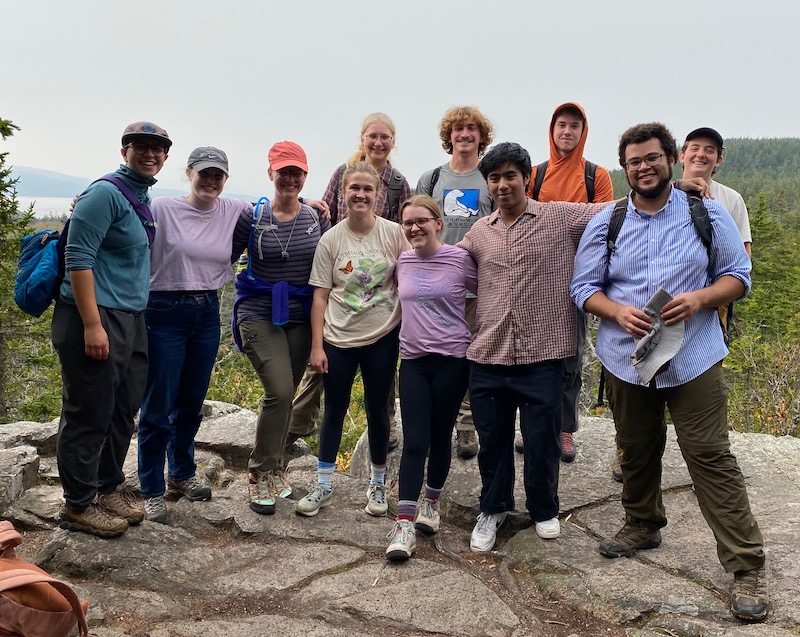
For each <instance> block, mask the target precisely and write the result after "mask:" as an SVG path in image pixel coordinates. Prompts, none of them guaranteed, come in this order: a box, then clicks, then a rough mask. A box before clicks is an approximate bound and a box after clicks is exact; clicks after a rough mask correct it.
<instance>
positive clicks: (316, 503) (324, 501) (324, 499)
mask: <svg viewBox="0 0 800 637" xmlns="http://www.w3.org/2000/svg"><path fill="white" fill-rule="evenodd" d="M332 500H333V489H331V490H330V491H328V490H326V489H325V487H323V486H322V485H321V484H318V485H316V486H315V487H314V488H313V489H311V491H309V492H308V494H307V495H306V496H305V497H304V498H301V499H300V500H299V501H298V503H297V505H296V506H295V508H294V510H295V511H296V512H297V513H298V514H299V515H305V516H306V517H309V518H310V517H313V516H315V515H316V514H317V513H319V510H320V509H322V508H323V507H326V506H328V505H329V504H330V503H331V501H332Z"/></svg>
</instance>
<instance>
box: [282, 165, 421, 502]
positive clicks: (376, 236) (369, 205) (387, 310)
mask: <svg viewBox="0 0 800 637" xmlns="http://www.w3.org/2000/svg"><path fill="white" fill-rule="evenodd" d="M378 187H379V178H378V174H377V173H376V172H375V170H374V169H373V168H372V167H371V166H369V164H366V163H364V162H357V163H355V164H352V165H351V166H349V167H348V168H347V169H346V170H345V172H344V175H343V177H342V196H343V198H344V200H345V202H346V203H347V208H348V213H349V214H348V216H347V219H346V220H344V221H342V222H341V223H339V224H337V225H335V226H334V227H333V228H332V229H331V230H330V231H328V232H327V233H325V235H323V237H322V238H321V239H320V242H319V245H318V246H317V252H316V254H315V255H314V264H313V266H312V268H311V276H310V278H309V284H310V285H312V286H314V287H315V288H316V289H315V290H314V302H313V305H312V308H311V358H310V360H309V363H310V364H311V366H312V368H313V369H314V370H315V371H317V372H318V373H321V374H324V375H325V376H324V383H325V417H324V418H323V421H322V427H321V429H320V434H319V461H318V465H317V486H316V487H315V488H314V489H312V491H311V492H310V493H309V494H308V495H306V496H305V497H304V498H303V499H301V500H300V501H299V502H298V503H297V513H299V514H300V515H306V516H313V515H316V514H317V513H318V512H319V509H320V508H322V507H325V506H328V505H329V504H330V503H331V499H332V496H333V492H332V480H333V471H334V468H335V464H336V454H337V453H338V451H339V444H340V442H341V438H342V425H343V424H344V418H345V415H346V414H347V408H348V406H349V404H350V391H351V389H352V385H353V380H354V379H355V375H356V371H357V370H358V368H359V367H360V368H361V377H362V379H363V381H364V396H365V407H366V412H367V431H368V436H369V448H370V457H371V461H372V477H371V479H370V486H369V489H368V490H367V506H366V509H365V510H366V512H367V513H369V514H370V515H375V516H382V515H385V513H386V508H387V507H386V488H385V486H384V475H385V473H386V455H387V453H388V433H389V417H388V413H387V407H388V403H389V394H390V391H391V386H392V380H393V379H394V373H395V366H396V362H397V354H398V332H399V325H400V306H399V303H398V298H397V285H396V283H395V277H394V268H395V263H396V261H397V257H398V256H400V254H401V253H402V252H403V251H404V250H407V249H408V247H409V246H408V242H407V241H406V239H405V236H404V234H403V230H402V228H401V227H400V225H399V224H397V223H394V222H392V221H388V220H386V219H384V218H382V217H380V216H378V215H376V214H375V212H374V207H375V197H376V194H377V192H378Z"/></svg>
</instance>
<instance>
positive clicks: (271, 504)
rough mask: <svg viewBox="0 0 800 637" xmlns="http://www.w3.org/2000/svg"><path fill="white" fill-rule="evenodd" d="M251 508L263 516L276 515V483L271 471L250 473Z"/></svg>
mask: <svg viewBox="0 0 800 637" xmlns="http://www.w3.org/2000/svg"><path fill="white" fill-rule="evenodd" d="M250 508H251V509H252V510H253V511H255V512H256V513H259V514H261V515H271V514H272V513H275V483H274V482H273V476H272V473H271V472H270V471H266V472H261V471H251V472H250Z"/></svg>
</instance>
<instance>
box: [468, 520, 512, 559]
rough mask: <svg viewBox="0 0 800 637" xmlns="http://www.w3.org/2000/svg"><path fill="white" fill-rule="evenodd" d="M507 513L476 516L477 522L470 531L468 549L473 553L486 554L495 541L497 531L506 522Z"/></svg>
mask: <svg viewBox="0 0 800 637" xmlns="http://www.w3.org/2000/svg"><path fill="white" fill-rule="evenodd" d="M507 515H508V513H507V512H506V511H503V512H502V513H483V512H481V513H480V514H479V515H478V522H477V523H476V524H475V528H474V529H472V537H470V540H469V548H470V550H471V551H473V552H474V553H488V552H489V551H491V550H492V547H493V546H494V543H495V540H496V539H497V529H499V528H500V526H501V525H502V524H503V522H505V521H506V516H507Z"/></svg>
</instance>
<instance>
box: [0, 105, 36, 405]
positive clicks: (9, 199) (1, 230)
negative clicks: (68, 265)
mask: <svg viewBox="0 0 800 637" xmlns="http://www.w3.org/2000/svg"><path fill="white" fill-rule="evenodd" d="M18 130H19V128H18V127H17V126H15V125H14V124H12V123H11V121H10V120H7V119H3V118H1V117H0V137H2V140H3V141H5V140H6V139H7V138H8V137H11V136H12V135H13V134H14V132H15V131H18ZM7 155H8V153H6V152H0V290H1V291H2V292H0V419H3V418H4V417H5V416H6V415H7V414H8V404H7V397H6V387H7V383H8V374H9V370H8V369H7V360H8V344H9V342H10V341H11V340H12V339H13V338H14V336H16V335H17V334H18V333H19V331H20V329H21V328H22V325H23V324H24V322H25V318H24V315H23V314H22V313H21V312H20V311H19V310H18V309H17V306H16V304H15V303H14V294H13V290H14V277H15V276H16V264H17V257H18V256H19V240H20V239H21V238H22V237H23V236H24V235H26V234H27V233H28V232H29V231H30V220H31V218H32V217H33V206H31V207H30V208H29V209H28V210H25V211H20V209H19V202H18V200H17V190H16V187H15V184H16V183H17V180H16V179H14V178H12V176H11V166H6V157H7Z"/></svg>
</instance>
